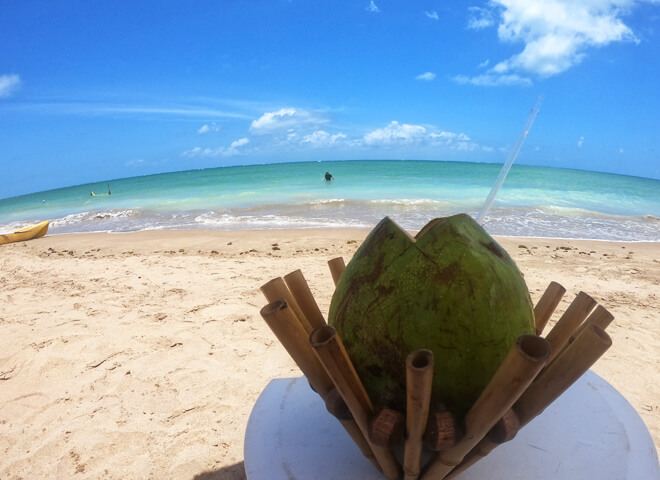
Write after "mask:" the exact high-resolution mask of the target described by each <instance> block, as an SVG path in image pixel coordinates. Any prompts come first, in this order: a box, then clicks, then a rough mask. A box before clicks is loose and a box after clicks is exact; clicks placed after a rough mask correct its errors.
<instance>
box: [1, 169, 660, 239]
mask: <svg viewBox="0 0 660 480" xmlns="http://www.w3.org/2000/svg"><path fill="white" fill-rule="evenodd" d="M500 168H501V165H498V164H486V163H458V162H441V161H411V160H401V161H381V160H367V161H336V162H301V163H280V164H262V165H251V166H236V167H221V168H212V169H204V170H191V171H185V172H176V173H164V174H159V175H148V176H140V177H131V178H122V179H116V180H109V181H107V182H98V183H94V184H84V185H77V186H72V187H66V188H60V189H56V190H49V191H45V192H38V193H33V194H29V195H22V196H18V197H13V198H7V199H2V200H0V232H1V233H6V232H10V231H14V230H17V229H18V228H21V227H24V226H27V225H30V224H33V223H36V222H37V221H41V220H50V221H51V227H50V230H49V234H62V233H81V232H132V231H139V230H181V229H215V230H268V229H285V228H318V227H329V228H342V227H357V228H372V227H373V226H374V225H375V224H376V223H377V222H378V221H379V220H380V219H381V218H383V217H384V216H389V217H390V218H392V219H393V220H394V221H396V222H397V223H398V224H399V225H401V226H402V227H404V228H406V229H408V230H411V231H416V230H419V229H420V228H421V227H422V226H424V224H426V223H427V222H428V221H429V220H431V219H433V218H436V217H444V216H448V215H453V214H456V213H461V212H464V213H468V214H470V215H472V216H473V217H476V216H477V214H478V212H479V210H480V209H481V207H482V205H483V204H484V201H485V199H486V198H487V197H488V194H489V192H490V190H491V188H492V186H493V184H494V183H495V181H496V179H497V177H498V174H499V171H500ZM326 171H329V172H330V173H332V175H333V176H334V178H335V180H334V181H332V182H325V181H324V180H323V174H324V173H325V172H326ZM108 184H109V187H110V190H111V192H112V194H111V195H105V196H91V195H90V189H93V191H94V193H96V194H103V193H107V189H108V187H107V185H108ZM483 226H484V228H485V229H486V230H487V231H488V232H489V233H490V234H491V235H506V236H518V237H552V238H580V239H596V240H617V241H651V242H660V180H653V179H647V178H639V177H629V176H622V175H613V174H606V173H596V172H588V171H580V170H568V169H557V168H548V167H532V166H524V165H514V166H513V168H512V169H511V171H510V173H509V175H508V177H507V179H506V181H505V182H504V184H503V186H502V188H501V190H500V191H499V193H498V195H497V197H496V198H495V202H494V203H493V205H492V207H491V208H490V209H489V210H488V213H487V215H486V217H485V219H484V222H483Z"/></svg>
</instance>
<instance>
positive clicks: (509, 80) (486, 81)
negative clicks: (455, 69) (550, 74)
mask: <svg viewBox="0 0 660 480" xmlns="http://www.w3.org/2000/svg"><path fill="white" fill-rule="evenodd" d="M454 81H455V82H457V83H461V84H470V85H477V86H480V87H501V86H507V87H510V86H514V85H520V86H524V87H528V86H530V85H531V84H532V81H531V80H530V79H529V78H526V77H521V76H520V75H516V74H512V75H497V74H490V73H488V74H483V75H477V76H476V77H468V76H465V75H457V76H456V77H454Z"/></svg>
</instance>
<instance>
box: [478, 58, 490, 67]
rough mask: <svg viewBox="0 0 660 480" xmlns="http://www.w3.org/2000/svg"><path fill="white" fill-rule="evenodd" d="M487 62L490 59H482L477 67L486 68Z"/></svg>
mask: <svg viewBox="0 0 660 480" xmlns="http://www.w3.org/2000/svg"><path fill="white" fill-rule="evenodd" d="M489 63H490V60H489V59H486V60H484V61H483V62H481V63H480V64H479V68H486V67H487V66H488V64H489Z"/></svg>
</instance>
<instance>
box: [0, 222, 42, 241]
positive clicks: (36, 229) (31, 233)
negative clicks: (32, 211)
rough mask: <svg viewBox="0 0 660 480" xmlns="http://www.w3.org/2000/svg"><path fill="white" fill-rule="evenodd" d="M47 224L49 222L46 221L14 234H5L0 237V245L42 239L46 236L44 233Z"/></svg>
mask: <svg viewBox="0 0 660 480" xmlns="http://www.w3.org/2000/svg"><path fill="white" fill-rule="evenodd" d="M49 223H50V222H49V221H48V220H46V221H43V222H40V223H37V224H36V225H32V226H30V227H25V228H22V229H20V230H16V231H15V232H14V233H6V234H4V235H0V245H2V244H5V243H13V242H21V241H23V240H32V239H33V238H39V237H43V236H44V235H46V232H48V225H49Z"/></svg>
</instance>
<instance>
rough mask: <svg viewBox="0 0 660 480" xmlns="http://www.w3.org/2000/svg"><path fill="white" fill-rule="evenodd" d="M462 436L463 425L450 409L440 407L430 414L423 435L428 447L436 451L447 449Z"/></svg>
mask: <svg viewBox="0 0 660 480" xmlns="http://www.w3.org/2000/svg"><path fill="white" fill-rule="evenodd" d="M461 436H462V432H461V427H460V426H459V424H458V421H457V420H456V417H455V416H454V414H453V413H451V412H450V411H449V410H446V409H444V408H440V409H437V410H435V411H433V412H431V413H430V414H429V420H428V422H427V424H426V430H425V431H424V437H423V439H424V445H426V446H427V447H428V448H430V449H431V450H433V451H434V452H441V451H443V450H447V449H448V448H451V447H453V446H454V445H456V444H457V443H458V441H459V440H460V438H461Z"/></svg>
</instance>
